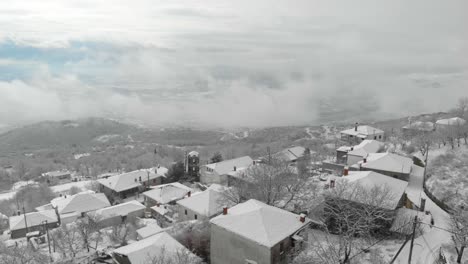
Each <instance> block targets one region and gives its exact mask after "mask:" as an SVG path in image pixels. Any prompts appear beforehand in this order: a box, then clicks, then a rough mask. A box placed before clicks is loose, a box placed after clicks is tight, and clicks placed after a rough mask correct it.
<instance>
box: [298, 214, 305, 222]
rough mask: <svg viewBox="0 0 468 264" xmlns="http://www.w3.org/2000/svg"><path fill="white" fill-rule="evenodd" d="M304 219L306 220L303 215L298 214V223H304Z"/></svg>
mask: <svg viewBox="0 0 468 264" xmlns="http://www.w3.org/2000/svg"><path fill="white" fill-rule="evenodd" d="M305 218H306V216H305V214H300V215H299V221H301V223H304V222H305Z"/></svg>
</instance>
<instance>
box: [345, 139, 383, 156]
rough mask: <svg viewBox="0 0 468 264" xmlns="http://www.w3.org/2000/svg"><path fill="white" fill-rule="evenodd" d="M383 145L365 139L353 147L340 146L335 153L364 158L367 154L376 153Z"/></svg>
mask: <svg viewBox="0 0 468 264" xmlns="http://www.w3.org/2000/svg"><path fill="white" fill-rule="evenodd" d="M383 145H384V144H383V143H382V142H380V141H377V140H373V139H365V140H363V141H362V142H361V143H359V144H358V145H355V146H353V147H348V146H342V147H339V148H338V149H337V151H344V152H348V154H349V155H355V156H361V157H365V156H367V154H369V153H376V152H377V151H378V150H379V149H380V148H381V147H382V146H383Z"/></svg>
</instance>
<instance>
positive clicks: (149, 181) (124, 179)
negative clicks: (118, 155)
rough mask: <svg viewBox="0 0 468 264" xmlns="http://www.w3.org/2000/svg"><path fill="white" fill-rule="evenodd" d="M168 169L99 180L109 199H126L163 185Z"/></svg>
mask: <svg viewBox="0 0 468 264" xmlns="http://www.w3.org/2000/svg"><path fill="white" fill-rule="evenodd" d="M167 171H168V170H167V169H166V168H164V167H158V168H151V169H142V170H136V171H131V172H127V173H122V174H119V175H115V176H111V177H108V178H103V179H99V180H97V181H98V183H99V184H100V190H101V191H102V192H104V193H105V194H106V196H107V197H109V199H111V200H113V199H114V197H117V198H121V199H125V198H128V197H130V196H136V195H138V194H139V193H140V192H142V191H144V190H145V189H146V188H148V187H149V186H154V185H159V184H162V183H163V179H164V178H165V177H166V173H167Z"/></svg>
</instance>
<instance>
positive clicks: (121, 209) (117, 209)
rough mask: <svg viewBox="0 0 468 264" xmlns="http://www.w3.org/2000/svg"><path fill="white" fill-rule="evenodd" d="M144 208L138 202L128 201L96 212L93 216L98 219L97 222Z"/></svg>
mask: <svg viewBox="0 0 468 264" xmlns="http://www.w3.org/2000/svg"><path fill="white" fill-rule="evenodd" d="M145 208H146V207H145V206H144V205H142V204H141V203H140V202H138V201H130V202H126V203H121V204H117V205H114V206H110V207H105V208H102V209H99V210H96V211H95V212H94V213H93V215H94V216H96V217H98V220H104V219H108V218H111V217H113V216H117V215H118V216H126V215H128V214H130V213H133V212H137V211H140V210H144V209H145Z"/></svg>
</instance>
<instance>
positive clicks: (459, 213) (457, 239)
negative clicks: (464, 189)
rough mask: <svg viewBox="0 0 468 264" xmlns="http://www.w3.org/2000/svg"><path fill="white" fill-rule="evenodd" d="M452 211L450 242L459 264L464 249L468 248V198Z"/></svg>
mask: <svg viewBox="0 0 468 264" xmlns="http://www.w3.org/2000/svg"><path fill="white" fill-rule="evenodd" d="M461 201H462V202H461V203H460V204H459V205H458V206H457V207H456V208H455V209H454V210H452V214H451V216H450V218H451V221H450V227H451V231H452V242H453V246H454V247H455V251H456V252H457V263H461V261H462V258H463V253H464V250H465V248H466V247H467V246H468V196H465V198H464V199H462V200H461Z"/></svg>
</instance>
